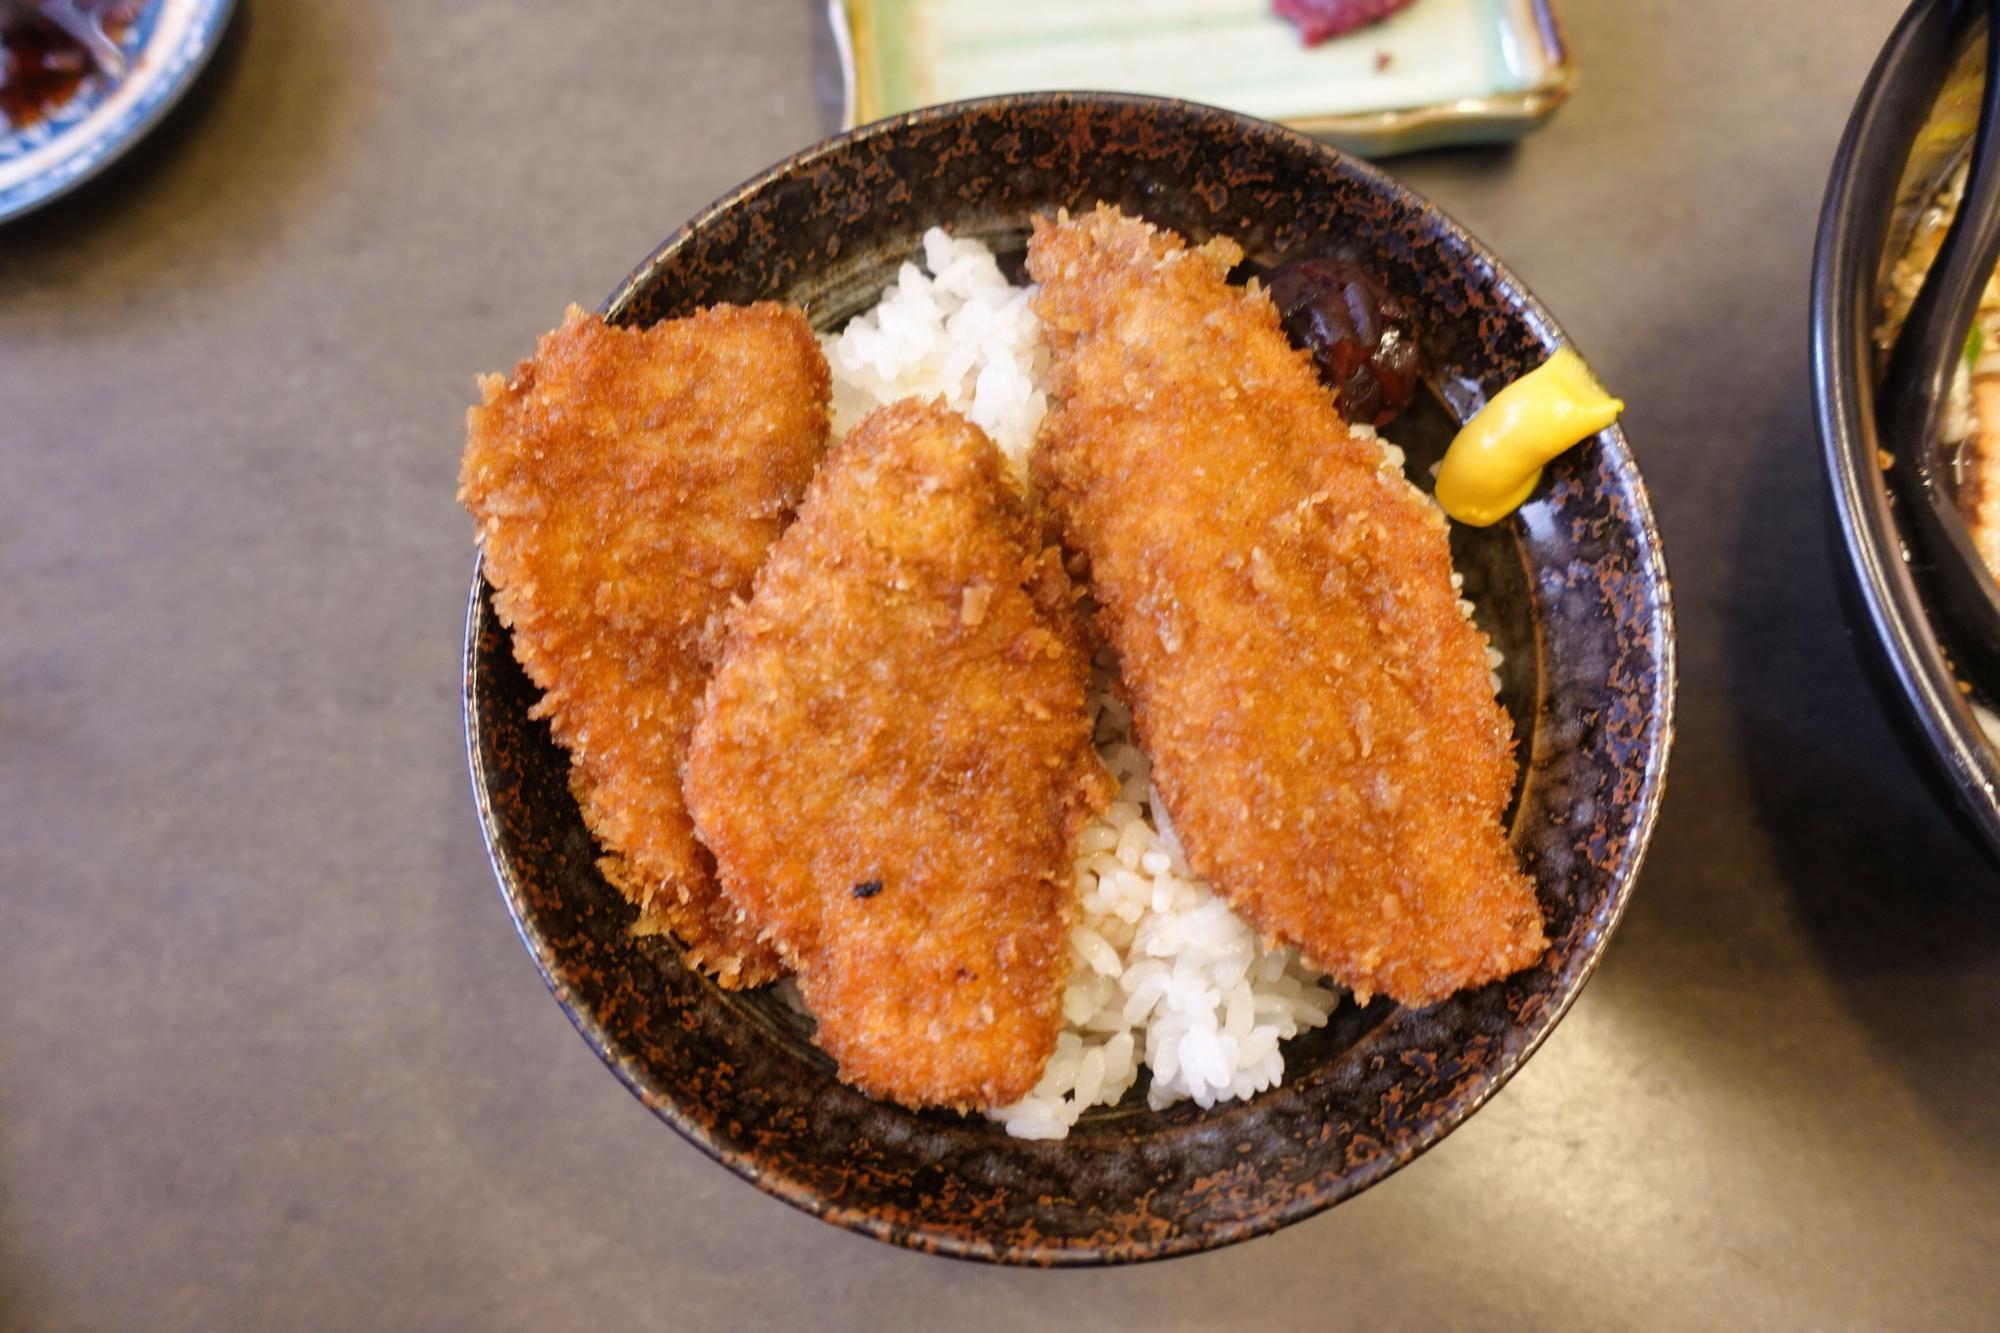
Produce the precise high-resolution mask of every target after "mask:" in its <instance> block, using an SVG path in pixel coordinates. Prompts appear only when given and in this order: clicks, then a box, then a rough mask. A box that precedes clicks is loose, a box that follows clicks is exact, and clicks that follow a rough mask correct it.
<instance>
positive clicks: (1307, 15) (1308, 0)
mask: <svg viewBox="0 0 2000 1333" xmlns="http://www.w3.org/2000/svg"><path fill="white" fill-rule="evenodd" d="M1410 2H1411V0H1271V8H1272V10H1273V11H1274V12H1276V14H1277V15H1278V17H1279V18H1281V19H1290V20H1291V21H1292V22H1293V23H1296V24H1297V25H1298V27H1299V33H1300V35H1301V36H1303V37H1304V38H1305V39H1306V45H1307V46H1318V45H1319V44H1320V43H1321V42H1323V41H1325V40H1326V39H1327V38H1329V37H1338V36H1340V34H1342V33H1344V32H1353V31H1354V30H1355V29H1356V28H1363V27H1366V26H1368V25H1369V24H1370V23H1375V22H1379V21H1380V20H1382V19H1385V18H1388V17H1389V16H1390V15H1391V14H1393V13H1395V12H1396V11H1397V10H1399V9H1407V8H1408V7H1409V5H1410Z"/></svg>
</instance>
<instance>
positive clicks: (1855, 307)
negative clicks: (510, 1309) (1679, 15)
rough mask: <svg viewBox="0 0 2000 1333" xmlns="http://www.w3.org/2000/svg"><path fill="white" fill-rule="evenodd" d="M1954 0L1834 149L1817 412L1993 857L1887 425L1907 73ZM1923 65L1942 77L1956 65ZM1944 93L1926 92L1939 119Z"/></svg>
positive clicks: (1905, 28)
mask: <svg viewBox="0 0 2000 1333" xmlns="http://www.w3.org/2000/svg"><path fill="white" fill-rule="evenodd" d="M1948 8H1949V6H1948V5H1947V4H1946V3H1945V0H1917V2H1916V3H1915V4H1913V5H1911V6H1910V8H1909V10H1908V11H1907V12H1906V13H1905V14H1904V15H1903V16H1902V18H1901V19H1900V20H1899V21H1898V23H1897V25H1896V27H1895V29H1894V30H1893V31H1892V32H1891V33H1890V36H1889V38H1888V40H1887V41H1886V42H1885V43H1884V44H1883V47H1882V50H1881V53H1880V55H1879V56H1878V58H1877V60H1876V62H1875V64H1874V66H1873V67H1872V68H1871V69H1870V71H1869V74H1868V78H1867V81H1866V82H1865V83H1863V85H1862V88H1861V92H1860V95H1859V96H1858V97H1857V98H1856V99H1855V103H1854V109H1853V111H1852V113H1851V114H1850V116H1849V118H1848V122H1847V126H1846V129H1845V131H1844V132H1843V134H1842V136H1841V140H1840V146H1839V148H1838V149H1837V150H1836V151H1835V154H1834V159H1833V168H1832V171H1831V173H1830V175H1829V178H1828V181H1827V188H1826V196H1825V200H1824V202H1823V204H1822V206H1821V209H1820V223H1819V234H1818V237H1817V240H1816V244H1815V249H1814V254H1813V271H1812V299H1811V307H1810V309H1811V341H1810V346H1811V362H1812V383H1813V414H1814V417H1815V419H1816V424H1817V426H1818V434H1819V441H1820V454H1821V464H1822V467H1823V470H1824V471H1825V473H1826V479H1827V494H1828V499H1829V502H1830V505H1831V509H1832V514H1833V520H1834V526H1835V528H1836V529H1837V530H1838V532H1839V534H1840V546H1841V550H1842V552H1843V554H1844V556H1845V569H1846V573H1847V575H1848V577H1849V578H1850V579H1851V581H1852V585H1853V588H1854V591H1855V593H1856V594H1857V596H1858V598H1859V601H1860V603H1861V610H1862V613H1863V615H1864V616H1865V618H1866V620H1867V623H1868V628H1869V630H1870V631H1871V633H1872V637H1873V642H1874V647H1875V649H1876V650H1877V651H1878V652H1879V654H1880V657H1881V658H1882V660H1883V663H1884V665H1886V667H1887V669H1888V673H1889V675H1890V677H1891V678H1892V679H1893V681H1894V682H1895V685H1896V688H1897V694H1898V696H1899V697H1900V698H1901V699H1902V702H1903V705H1904V707H1905V708H1906V709H1907V710H1908V714H1909V717H1910V719H1911V720H1912V721H1913V722H1915V724H1916V726H1917V729H1918V731H1919V732H1920V733H1921V735H1922V736H1923V738H1924V740H1925V741H1926V743H1927V749H1928V753H1929V756H1930V758H1931V760H1932V761H1933V762H1934V763H1935V764H1936V765H1937V767H1938V769H1939V770H1940V771H1941V775H1942V776H1943V777H1944V779H1945V780H1946V785H1948V786H1949V787H1950V789H1951V792H1952V795H1953V798H1954V799H1955V800H1956V801H1957V803H1958V806H1959V808H1960V810H1961V811H1962V812H1963V814H1964V816H1965V817H1966V819H1967V820H1968V821H1969V822H1970V823H1971V825H1972V827H1973V829H1974V830H1975V831H1976V833H1977V834H1978V836H1979V837H1980V838H1982V839H1983V840H1984V841H1985V843H1986V846H1987V848H1988V850H1989V853H1992V854H2000V753H1996V751H1995V749H1994V747H1993V745H1992V744H1991V743H1989V742H1988V741H1987V740H1986V738H1985V733H1984V732H1983V730H1982V729H1981V728H1980V725H1979V721H1978V719H1977V718H1976V717H1975V716H1974V715H1973V712H1972V709H1971V706H1970V704H1968V703H1967V701H1966V699H1965V696H1964V695H1963V693H1962V692H1961V691H1960V690H1959V688H1958V680H1957V675H1956V673H1955V672H1954V671H1953V670H1952V668H1951V664H1950V662H1949V661H1948V660H1947V659H1946V656H1945V651H1944V648H1943V645H1942V642H1941V640H1940V639H1939V637H1938V633H1937V631H1936V629H1935V628H1934V627H1933V626H1932V624H1931V621H1930V617H1929V615H1928V613H1927V612H1926V611H1925V609H1924V600H1923V593H1922V590H1921V589H1919V587H1918V586H1917V581H1916V578H1915V576H1914V575H1913V573H1912V572H1911V569H1910V566H1909V563H1908V561H1907V560H1906V559H1905V558H1904V555H1903V539H1902V533H1901V530H1900V528H1899V527H1898V525H1897V522H1896V518H1895V515H1894V514H1893V513H1892V511H1891V507H1890V500H1889V492H1888V488H1887V487H1886V486H1885V485H1884V484H1883V479H1882V471H1881V467H1880V463H1879V459H1880V456H1881V448H1882V446H1881V439H1880V436H1879V435H1878V433H1877V431H1876V422H1875V379H1874V370H1873V332H1874V318H1875V296H1876V287H1877V280H1878V276H1879V273H1880V265H1881V262H1882V259H1883V257H1884V255H1883V249H1884V247H1885V246H1886V244H1887V243H1888V233H1889V226H1890V220H1891V217H1892V215H1893V214H1894V212H1895V206H1896V194H1897V186H1898V183H1899V181H1900V180H1901V177H1902V173H1903V170H1904V167H1905V165H1906V162H1907V159H1908V156H1909V152H1910V146H1911V145H1910V142H1909V141H1908V139H1907V138H1906V137H1905V136H1904V135H1903V134H1902V133H1901V132H1900V130H1899V128H1898V124H1897V121H1898V120H1899V118H1902V117H1905V116H1907V115H1908V114H1909V112H1910V106H1909V103H1910V99H1912V98H1915V97H1918V95H1919V92H1920V91H1921V90H1917V89H1913V88H1911V87H1909V86H1908V80H1907V79H1901V80H1899V79H1898V77H1897V76H1898V74H1899V73H1900V72H1901V71H1902V70H1903V69H1904V68H1905V66H1906V63H1908V65H1909V67H1910V68H1913V69H1916V68H1918V65H1917V64H1916V63H1912V62H1916V61H1917V57H1916V55H1915V52H1916V48H1917V47H1918V45H1919V44H1920V43H1921V42H1922V41H1923V38H1924V32H1923V29H1924V27H1925V25H1930V24H1936V23H1940V22H1944V21H1946V20H1947V18H1948V15H1947V13H1946V11H1947V9H1948ZM1919 72H1920V73H1921V74H1922V75H1924V76H1925V77H1929V76H1931V75H1933V74H1934V75H1935V76H1936V78H1937V79H1938V80H1939V81H1942V80H1943V78H1944V76H1945V73H1946V70H1945V69H1929V68H1922V69H1919ZM1933 95H1934V90H1933ZM1932 100H1933V96H1923V97H1921V101H1922V103H1923V109H1924V112H1925V113H1926V114H1928V111H1929V107H1930V105H1931V102H1932ZM1912 131H1913V132H1914V126H1912Z"/></svg>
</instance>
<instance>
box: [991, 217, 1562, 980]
mask: <svg viewBox="0 0 2000 1333" xmlns="http://www.w3.org/2000/svg"><path fill="white" fill-rule="evenodd" d="M1240 258H1241V251H1240V250H1239V249H1238V248H1237V247H1236V246H1235V245H1234V244H1233V243H1232V242H1229V241H1227V240H1216V241H1211V242H1210V243H1209V244H1207V245H1205V246H1202V247H1201V248H1199V249H1189V248H1188V247H1187V246H1186V245H1185V244H1184V243H1183V242H1182V241H1181V239H1180V238H1179V237H1177V236H1175V235H1173V234H1172V233H1171V232H1166V231H1161V230H1157V229H1155V228H1153V227H1151V226H1149V225H1148V224H1146V223H1144V222H1141V221H1138V220H1136V219H1132V218H1127V217H1125V216H1124V215H1122V214H1120V213H1119V212H1117V211H1116V210H1115V209H1111V208H1108V207H1100V208H1099V209H1098V210H1096V211H1095V212H1092V213H1090V214H1088V215H1085V216H1082V217H1078V218H1074V219H1063V220H1061V221H1058V222H1055V223H1050V222H1048V221H1047V220H1038V221H1037V223H1036V226H1035V234H1034V238H1033V240H1032V242H1031V244H1030V246H1029V251H1028V270H1029V273H1030V274H1031V275H1032V276H1033V277H1034V278H1035V279H1036V280H1037V281H1038V282H1039V283H1041V293H1040V295H1039V297H1038V298H1037V309H1038V311H1039V313H1040V315H1041V318H1042V322H1043V326H1044V329H1045V332H1046V335H1047V337H1048V339H1049V342H1050V345H1051V349H1052V352H1053V355H1054V363H1055V364H1054V373H1055V396H1056V399H1057V402H1058V404H1059V405H1058V407H1057V409H1056V411H1055V412H1054V413H1052V414H1051V416H1050V418H1049V419H1048V421H1047V422H1045V423H1044V426H1043V430H1042V436H1041V439H1040V441H1039V443H1038V445H1037V448H1036V452H1035V455H1034V458H1033V460H1032V469H1033V475H1034V477H1035V479H1036V482H1037V484H1038V486H1039V487H1040V488H1041V489H1042V490H1043V491H1044V492H1045V493H1046V494H1047V495H1048V497H1049V499H1050V503H1051V507H1052V508H1053V509H1054V510H1055V512H1056V513H1057V514H1058V515H1059V517H1060V520H1061V523H1062V527H1063V531H1064V535H1065V538H1066V540H1067V541H1068V543H1069V544H1070V545H1071V546H1072V547H1073V548H1074V549H1075V550H1076V551H1077V552H1079V553H1080V554H1081V555H1082V556H1084V557H1085V558H1086V559H1087V561H1088V563H1089V568H1090V583H1091V589H1092V592H1093V593H1094V595H1095V597H1096V599H1097V601H1098V603H1099V606H1100V612H1099V617H1098V625H1099V627H1100V629H1101V631H1102V633H1103V634H1104V636H1105V638H1106V639H1107V641H1108V642H1109V643H1110V645H1111V646H1112V648H1113V649H1114V650H1115V652H1116V653H1117V656H1118V662H1119V666H1120V670H1121V672H1122V674H1123V677H1124V682H1125V686H1126V688H1127V690H1128V691H1129V695H1130V698H1131V702H1132V708H1133V717H1134V723H1135V726H1136V729H1137V732H1138V736H1139V739H1140V742H1141V744H1142V745H1144V746H1145V748H1146V750H1147V752H1148V753H1149V754H1150V755H1151V757H1152V759H1153V763H1154V769H1153V774H1154V782H1155V785H1156V786H1157V788H1158V790H1159V792H1160V795H1161V797H1162V798H1163V800H1164V803H1165V805H1166V808H1167V811H1168V814H1169V815H1170V816H1171V818H1172V821H1173V825H1174V828H1175V830H1176V832H1177V833H1178V834H1179V836H1180V838H1181V840H1182V843H1183V845H1184V846H1185V847H1186V849H1187V852H1188V857H1189V860H1190V862H1191V864H1192V865H1193V866H1194V867H1195V869H1196V870H1198V871H1200V872H1202V873H1203V874H1205V875H1207V876H1208V877H1209V878H1210V879H1211V880H1212V881H1213V882H1214V884H1215V885H1216V888H1217V890H1218V891H1219V892H1221V893H1222V894H1223V895H1224V896H1225V897H1226V898H1228V899H1229V901H1230V903H1231V904H1232V905H1233V906H1234V907H1235V908H1236V909H1237V910H1238V911H1239V912H1241V913H1242V914H1243V916H1244V917H1245V918H1246V919H1247V920H1248V921H1250V923H1251V924H1252V925H1253V926H1255V927H1256V928H1257V929H1259V930H1261V931H1263V932H1265V933H1266V934H1268V935H1276V936H1278V937H1280V938H1282V939H1284V940H1287V941H1289V942H1291V943H1294V944H1296V945H1297V946H1298V947H1299V949H1300V951H1301V952H1302V953H1303V954H1304V955H1305V956H1306V957H1307V958H1308V959H1309V960H1310V961H1312V962H1314V963H1316V964H1317V965H1319V966H1320V967H1322V968H1324V969H1325V970H1326V971H1328V972H1329V973H1331V974H1332V976H1333V977H1334V979H1335V980H1337V981H1339V982H1340V983H1341V984H1343V985H1345V986H1347V987H1349V988H1350V989H1352V990H1353V991H1355V992H1356V993H1357V994H1358V995H1362V996H1367V995H1370V994H1374V993H1377V992H1380V993H1383V994H1387V995H1389V996H1391V997H1393V998H1394V999H1396V1000H1398V1001H1400V1002H1403V1003H1406V1004H1417V1005H1420V1004H1428V1003H1431V1002H1433V1001H1436V1000H1440V999H1443V998H1444V997H1445V996H1447V995H1450V994H1451V993H1452V992H1454V991H1456V990H1459V989H1460V988H1462V987H1467V986H1475V985H1479V984H1482V983H1484V982H1488V981H1492V980H1494V979H1496V978H1499V977H1504V976H1506V975H1508V974H1509V973H1512V972H1515V971H1517V970H1519V969H1521V968H1523V967H1526V966H1528V965H1529V964H1531V963H1533V962H1534V961H1535V960H1536V959H1537V958H1539V957H1540V956H1541V953H1542V951H1543V949H1544V948H1545V947H1546V940H1545V939H1544V937H1543V933H1542V919H1541V913H1540V909H1539V908H1538V906H1537V904H1536V901H1535V895H1534V889H1533V886H1532V885H1531V884H1530V882H1529V881H1528V879H1527V878H1526V877H1525V876H1524V875H1523V874H1522V873H1521V870H1520V867H1519V865H1518V863H1517V862H1516V860H1515V857H1514V854H1513V851H1512V850H1511V849H1510V847H1509V846H1508V843H1507V839H1506V835H1505V832H1504V830H1503V829H1502V827H1501V817H1502V816H1503V814H1504V813H1505V810H1506V805H1507V801H1508V797H1509V794H1510V791H1511V789H1512V786H1513V779H1514V771H1515V770H1514V763H1513V756H1512V747H1513V741H1512V735H1511V728H1510V727H1509V724H1508V720H1507V717H1506V714H1505V713H1504V712H1503V711H1502V710H1501V708H1500V707H1499V705H1498V704H1497V703H1496V702H1495V700H1494V698H1493V690H1492V686H1491V683H1490V681H1489V679H1488V676H1487V660H1486V642H1485V639H1484V636H1482V635H1481V634H1480V633H1479V631H1478V630H1476V629H1475V628H1474V627H1473V626H1472V625H1470V624H1469V623H1468V622H1467V621H1466V619H1465V617H1464V616H1463V615H1462V614H1461V613H1460V610H1459V607H1458V604H1457V602H1458V598H1457V593H1456V590H1455V589H1454V587H1453V584H1452V577H1451V576H1452V567H1451V552H1450V547H1449V542H1448V538H1447V532H1446V526H1445V522H1444V519H1443V517H1442V516H1441V515H1440V514H1439V513H1438V512H1437V511H1436V510H1435V509H1433V508H1432V507H1431V506H1430V504H1429V503H1428V502H1427V501H1426V500H1425V499H1424V498H1423V497H1422V496H1421V495H1420V494H1418V493H1417V492H1416V491H1414V490H1413V489H1412V488H1411V487H1410V486H1409V485H1408V483H1407V482H1406V481H1405V480H1404V478H1403V477H1402V475H1401V473H1400V471H1398V470H1397V469H1395V468H1394V467H1393V466H1391V465H1387V464H1385V462H1384V460H1383V458H1382V455H1381V453H1380V449H1379V446H1378V445H1377V444H1376V443H1375V442H1374V441H1372V440H1370V439H1367V438H1357V437H1356V436H1355V435H1354V434H1353V432H1352V431H1351V429H1350V427H1349V426H1348V424H1347V422H1346V421H1344V420H1343V419H1342V418H1341V416H1340V414H1339V412H1338V411H1337V410H1336V408H1335V405H1334V400H1333V397H1332V395H1331V394H1330V393H1329V391H1328V390H1327V389H1326V388H1324V387H1323V386H1322V385H1321V383H1320V381H1319V379H1318V377H1317V376H1316V375H1315V373H1314V371H1313V367H1312V363H1311V360H1310V359H1309V357H1308V356H1307V355H1306V354H1305V353H1303V352H1299V351H1295V350H1294V349H1293V348H1292V347H1291V346H1290V345H1289V344H1288V343H1287V342H1286V340H1285V336H1284V334H1283V333H1282V332H1281V331H1280V329H1279V325H1278V316H1277V312H1276V310H1275V309H1274V308H1273V307H1272V305H1271V302H1270V300H1269V299H1268V298H1267V297H1266V296H1265V295H1264V293H1262V292H1261V291H1258V290H1256V289H1254V288H1251V289H1246V288H1239V287H1234V286H1231V285H1230V284H1229V283H1228V282H1227V281H1226V280H1225V275H1226V274H1227V272H1228V271H1229V269H1230V268H1231V267H1232V266H1233V265H1234V264H1235V263H1236V262H1237V261H1238V260H1239V259H1240Z"/></svg>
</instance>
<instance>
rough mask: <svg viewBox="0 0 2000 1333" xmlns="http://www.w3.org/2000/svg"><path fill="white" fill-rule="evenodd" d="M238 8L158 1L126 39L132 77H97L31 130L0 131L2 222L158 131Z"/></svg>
mask: <svg viewBox="0 0 2000 1333" xmlns="http://www.w3.org/2000/svg"><path fill="white" fill-rule="evenodd" d="M235 9H236V0H153V2H152V3H151V4H148V5H147V6H146V7H145V9H144V10H142V11H141V12H140V14H139V17H138V19H137V21H136V22H134V23H133V24H132V26H131V28H130V29H129V30H128V31H127V32H126V33H125V34H124V36H123V37H122V38H121V39H120V41H119V45H120V46H122V47H123V48H124V49H125V59H126V61H127V63H128V64H129V66H130V72H129V73H127V74H126V76H125V77H124V78H123V79H121V80H119V81H117V82H115V83H114V82H112V81H110V80H108V79H105V78H104V77H103V76H101V75H95V74H93V75H92V76H91V77H89V78H87V79H85V80H84V82H83V86H82V87H81V88H79V89H77V92H76V95H75V96H73V97H71V98H70V99H69V100H68V101H67V102H64V103H63V104H62V105H61V106H60V107H57V108H56V109H55V111H54V112H53V113H51V114H50V115H49V116H48V117H47V118H46V119H44V120H40V121H37V122H36V123H35V124H33V125H30V126H29V127H28V128H27V129H24V130H12V129H4V128H0V222H5V221H6V220H7V219H9V218H14V217H19V216H20V215H21V214H23V213H26V212H27V211H29V210H30V209H33V208H39V207H40V206H41V205H43V204H45V203H47V202H48V201H49V200H51V199H54V198H55V197H57V196H58V195H61V194H65V193H67V192H68V191H70V190H72V189H74V188H76V187H77V186H78V185H81V184H82V183H83V182H84V181H86V180H88V179H90V178H91V177H92V176H94V175H96V174H97V173H98V172H100V171H102V170H103V169H104V168H105V167H108V166H110V165H111V163H113V162H114V161H116V160H117V159H118V158H119V157H120V156H122V155H123V154H124V152H125V150H126V149H128V148H130V147H131V146H132V145H133V144H135V143H137V142H138V141H139V140H140V139H141V138H143V137H145V135H146V132H147V131H149V130H151V129H152V128H153V126H155V125H157V124H158V123H159V121H160V118H161V117H162V116H164V115H166V113H167V111H168V110H169V109H170V108H171V107H172V106H173V104H174V103H175V102H177V101H179V100H180V97H181V94H182V93H184V92H186V91H187V89H188V86H189V85H190V84H192V83H193V82H194V78H195V75H197V74H199V73H201V69H202V66H203V65H205V64H207V63H208V58H209V56H210V55H211V54H213V53H214V51H215V47H216V44H217V43H218V42H219V41H220V40H221V38H222V31H223V29H224V28H226V27H228V26H229V16H230V14H232V13H233V12H234V11H235Z"/></svg>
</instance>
